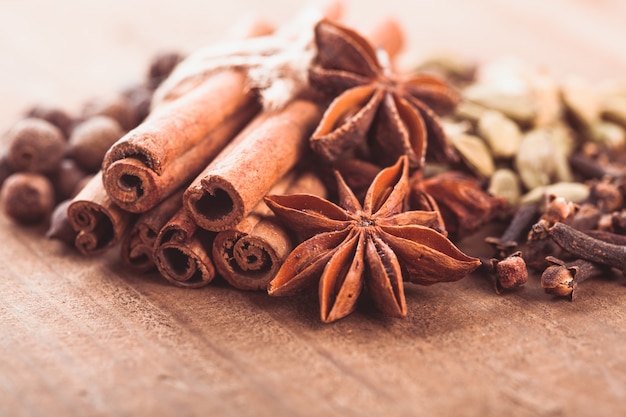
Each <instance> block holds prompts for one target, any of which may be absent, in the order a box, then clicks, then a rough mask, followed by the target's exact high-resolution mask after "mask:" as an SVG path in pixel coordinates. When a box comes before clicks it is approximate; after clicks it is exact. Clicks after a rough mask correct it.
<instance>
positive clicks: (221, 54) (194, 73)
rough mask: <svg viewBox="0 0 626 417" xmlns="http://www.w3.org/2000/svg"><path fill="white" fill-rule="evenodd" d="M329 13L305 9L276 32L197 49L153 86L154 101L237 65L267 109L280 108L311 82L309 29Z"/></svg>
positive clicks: (310, 36)
mask: <svg viewBox="0 0 626 417" xmlns="http://www.w3.org/2000/svg"><path fill="white" fill-rule="evenodd" d="M332 13H336V12H332ZM327 15H328V12H323V11H320V10H318V9H313V8H311V9H305V10H304V11H303V12H302V13H300V14H299V15H298V16H297V17H296V18H295V19H294V20H293V21H292V22H291V23H289V24H287V25H285V26H283V27H282V28H280V29H279V30H278V31H276V32H275V33H274V34H270V35H266V36H257V37H253V38H246V39H237V40H231V41H225V42H221V43H218V44H213V45H210V46H207V47H204V48H201V49H198V50H197V51H195V52H194V53H192V54H191V55H189V56H188V57H187V58H186V59H185V60H184V61H183V62H181V63H180V64H179V65H178V66H177V67H176V68H175V69H174V71H173V72H172V74H171V75H170V76H169V77H168V78H167V79H166V80H165V81H164V82H163V83H162V84H161V86H160V87H159V88H158V89H157V90H156V91H155V93H154V97H153V101H152V106H153V107H155V106H158V105H159V103H161V102H163V101H165V100H169V99H171V98H172V97H176V96H178V95H180V94H181V93H184V92H186V91H188V90H189V89H190V88H193V86H194V85H196V84H198V83H199V82H201V81H200V80H203V79H205V78H207V77H210V76H211V75H212V74H215V73H216V72H219V71H223V70H237V71H242V72H244V73H245V74H246V76H247V88H248V89H250V90H255V91H258V92H259V95H260V99H261V102H262V104H263V108H265V109H268V110H276V109H280V108H282V107H283V106H285V105H286V104H287V103H288V102H289V101H290V100H291V99H292V98H293V97H295V96H296V95H297V94H298V93H299V92H300V91H302V90H303V89H304V88H306V87H307V85H308V69H309V66H310V64H311V62H312V60H313V58H314V56H315V46H314V42H313V31H312V30H307V28H312V27H313V26H314V25H315V23H316V22H318V21H319V20H321V19H323V18H324V17H327ZM331 17H334V16H332V15H331ZM303 28H304V29H303Z"/></svg>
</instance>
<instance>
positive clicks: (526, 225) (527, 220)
mask: <svg viewBox="0 0 626 417" xmlns="http://www.w3.org/2000/svg"><path fill="white" fill-rule="evenodd" d="M538 214H539V209H538V207H537V205H536V204H524V205H522V206H520V207H519V208H518V209H517V210H516V211H515V214H514V215H513V218H512V219H511V222H510V223H509V225H508V227H507V228H506V230H505V231H504V233H502V236H500V237H499V238H498V237H493V236H489V237H487V238H485V242H486V243H488V244H490V245H492V246H493V248H494V249H495V250H496V257H497V258H498V259H504V258H506V257H508V256H509V255H511V254H512V253H513V252H514V251H515V250H517V247H518V241H519V239H520V237H522V236H523V235H524V234H525V233H527V232H528V230H529V229H530V227H531V225H532V224H533V223H535V221H536V219H537V216H538Z"/></svg>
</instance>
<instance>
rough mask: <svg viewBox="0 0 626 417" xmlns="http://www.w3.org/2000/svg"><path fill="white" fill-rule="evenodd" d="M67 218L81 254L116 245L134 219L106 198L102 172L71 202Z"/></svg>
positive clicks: (99, 250) (91, 253) (92, 253)
mask: <svg viewBox="0 0 626 417" xmlns="http://www.w3.org/2000/svg"><path fill="white" fill-rule="evenodd" d="M67 215H68V218H69V220H70V223H71V224H72V227H73V228H74V230H75V231H76V232H77V233H78V234H77V236H76V241H75V246H76V248H77V249H78V251H79V252H80V253H82V254H83V255H96V254H100V253H102V252H105V251H106V250H107V249H109V248H111V247H112V246H114V245H115V244H117V243H119V242H120V241H121V239H122V237H123V236H124V233H126V231H127V229H128V227H129V226H130V224H131V223H132V221H133V219H134V216H133V215H132V214H131V213H128V212H126V211H124V210H122V209H120V208H119V207H118V206H117V205H115V203H114V202H113V201H112V200H111V198H109V196H108V195H107V193H106V191H105V190H104V188H103V186H102V172H98V173H97V174H96V175H95V176H94V177H92V178H91V179H90V180H89V182H88V183H87V184H86V185H85V187H84V188H83V189H82V190H81V191H80V192H79V193H78V195H76V197H74V198H73V199H72V202H71V203H70V205H69V207H68V209H67Z"/></svg>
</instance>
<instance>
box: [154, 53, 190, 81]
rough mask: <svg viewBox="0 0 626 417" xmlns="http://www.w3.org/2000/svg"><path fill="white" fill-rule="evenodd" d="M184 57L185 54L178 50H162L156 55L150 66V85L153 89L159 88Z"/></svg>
mask: <svg viewBox="0 0 626 417" xmlns="http://www.w3.org/2000/svg"><path fill="white" fill-rule="evenodd" d="M183 59H184V56H183V55H182V54H180V53H178V52H161V53H159V54H157V55H155V56H154V57H153V58H152V61H151V62H150V66H149V68H148V74H147V78H148V85H149V86H150V87H151V88H152V89H155V88H157V87H158V86H159V84H161V82H163V80H165V79H166V78H167V77H168V76H169V75H170V73H171V72H172V71H173V70H174V68H175V67H176V65H178V64H179V63H180V61H182V60H183Z"/></svg>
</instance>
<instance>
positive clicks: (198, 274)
mask: <svg viewBox="0 0 626 417" xmlns="http://www.w3.org/2000/svg"><path fill="white" fill-rule="evenodd" d="M153 256H154V261H155V264H156V267H157V269H158V270H159V272H160V273H161V275H162V276H163V278H165V279H166V280H167V281H168V282H169V283H170V284H172V285H174V286H176V287H180V288H201V287H204V286H205V285H207V284H209V283H210V282H211V281H213V278H215V267H214V266H213V262H212V261H211V259H210V258H209V256H208V254H207V253H206V251H205V250H204V248H199V244H198V242H197V239H193V238H192V239H191V240H190V242H187V243H184V242H169V243H165V244H162V245H160V246H158V247H157V248H156V249H155V251H154V255H153Z"/></svg>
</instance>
